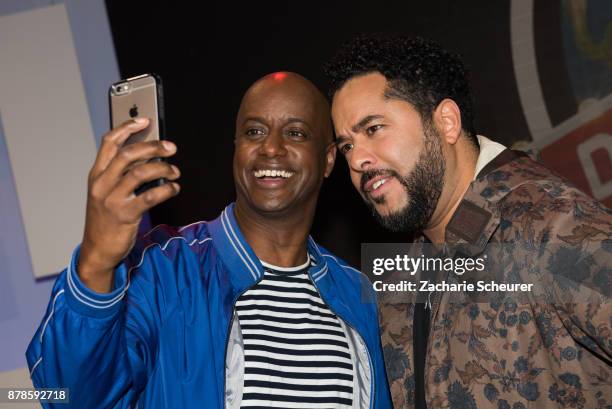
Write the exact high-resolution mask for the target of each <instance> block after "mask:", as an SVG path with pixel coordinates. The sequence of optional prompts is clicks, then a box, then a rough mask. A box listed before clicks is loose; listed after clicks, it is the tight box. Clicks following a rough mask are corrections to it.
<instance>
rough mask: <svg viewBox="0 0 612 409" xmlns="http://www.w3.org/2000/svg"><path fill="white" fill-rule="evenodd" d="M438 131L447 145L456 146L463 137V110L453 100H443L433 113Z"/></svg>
mask: <svg viewBox="0 0 612 409" xmlns="http://www.w3.org/2000/svg"><path fill="white" fill-rule="evenodd" d="M433 122H434V125H435V127H436V130H437V131H438V133H439V134H440V137H441V138H443V139H444V140H445V141H446V143H448V144H449V145H454V144H455V143H457V140H458V139H459V136H461V110H460V109H459V106H458V105H457V104H456V103H455V101H453V100H452V99H448V98H446V99H443V100H442V102H440V103H439V104H438V107H437V108H436V109H435V111H434V113H433Z"/></svg>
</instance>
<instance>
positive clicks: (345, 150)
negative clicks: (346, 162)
mask: <svg viewBox="0 0 612 409" xmlns="http://www.w3.org/2000/svg"><path fill="white" fill-rule="evenodd" d="M351 149H353V144H352V143H345V144H344V145H341V146H340V147H338V150H339V151H340V153H342V154H343V155H346V154H347V153H348V152H349V151H350V150H351Z"/></svg>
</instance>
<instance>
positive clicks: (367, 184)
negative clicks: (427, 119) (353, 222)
mask: <svg viewBox="0 0 612 409" xmlns="http://www.w3.org/2000/svg"><path fill="white" fill-rule="evenodd" d="M387 90H388V88H387V80H386V79H385V77H384V76H383V75H381V74H380V73H370V74H365V75H361V76H357V77H354V78H352V79H350V80H349V81H347V82H346V83H345V84H344V85H343V86H342V88H340V89H339V90H338V92H337V93H336V94H335V96H334V99H333V104H332V117H333V120H334V127H335V129H336V135H337V140H336V143H337V146H338V150H339V151H340V152H341V153H342V154H343V155H344V156H345V157H346V160H347V163H348V165H349V169H350V174H351V180H352V182H353V185H354V186H355V188H356V189H357V191H358V192H359V193H360V194H361V196H362V198H363V199H364V201H365V202H366V204H368V206H370V208H371V209H372V210H373V213H374V215H375V216H376V218H377V219H378V220H379V222H380V223H381V224H383V226H385V227H387V228H388V229H391V230H394V231H411V232H416V231H421V230H423V229H424V228H425V227H426V226H427V223H428V222H429V220H430V218H431V216H432V214H433V212H434V210H435V208H436V205H437V203H438V199H439V198H440V194H441V192H442V188H443V185H444V172H445V160H444V155H443V152H442V146H441V141H440V138H439V136H438V135H437V133H436V131H435V129H434V127H433V126H430V125H426V124H423V121H422V119H421V116H420V115H419V113H418V112H417V111H416V110H415V109H414V108H413V106H412V105H411V104H410V103H408V102H406V101H404V100H401V99H397V98H389V97H387V96H386V95H385V92H386V91H387Z"/></svg>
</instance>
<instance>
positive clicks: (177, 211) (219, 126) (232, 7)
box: [106, 0, 558, 265]
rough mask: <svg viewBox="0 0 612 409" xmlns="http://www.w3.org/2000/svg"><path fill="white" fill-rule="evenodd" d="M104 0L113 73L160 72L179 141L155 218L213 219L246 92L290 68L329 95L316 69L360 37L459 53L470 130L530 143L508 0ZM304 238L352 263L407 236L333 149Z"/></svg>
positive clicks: (227, 193)
mask: <svg viewBox="0 0 612 409" xmlns="http://www.w3.org/2000/svg"><path fill="white" fill-rule="evenodd" d="M106 4H107V9H108V14H109V19H110V23H111V29H112V33H113V39H114V43H115V49H116V52H117V58H118V61H119V67H120V72H121V75H122V77H123V78H126V77H129V76H133V75H138V74H142V73H145V72H155V73H158V74H160V75H161V76H162V78H163V81H164V92H165V106H166V119H167V136H168V138H169V139H171V140H173V141H175V142H176V143H177V145H178V147H179V150H178V153H177V155H176V157H175V160H174V162H175V163H176V164H177V165H178V166H179V167H180V169H181V171H182V174H183V176H182V178H181V179H182V182H181V185H182V192H181V194H180V195H179V197H177V198H175V199H172V200H170V201H169V202H167V203H165V204H162V205H160V206H158V207H157V208H155V209H153V210H152V213H151V217H152V222H153V224H158V223H167V224H171V225H183V224H188V223H191V222H193V221H196V220H210V219H213V218H215V217H216V216H217V214H218V213H219V212H220V211H221V210H222V209H223V208H224V207H225V205H226V204H227V203H228V202H230V201H232V200H234V187H233V179H232V172H231V169H232V168H231V161H232V152H233V134H234V117H235V114H236V112H237V109H238V106H239V103H240V99H241V97H242V94H243V93H244V91H245V90H246V89H247V87H248V86H249V85H250V84H251V83H253V82H254V81H255V80H257V79H258V78H260V77H262V76H263V75H265V74H267V73H270V72H274V71H279V70H288V71H295V72H298V73H300V74H302V75H304V76H305V77H307V78H309V79H310V80H312V81H313V82H314V83H315V84H317V85H318V86H319V87H320V88H321V89H322V90H323V91H324V93H327V90H326V86H327V84H326V81H325V78H324V76H323V73H322V70H321V64H322V63H323V62H324V61H326V60H327V59H328V58H329V57H331V56H332V55H333V54H334V52H335V50H336V49H337V48H338V46H339V45H340V44H341V43H342V42H343V41H345V40H347V39H350V38H351V37H353V36H354V35H356V34H359V33H366V32H390V33H401V34H407V35H421V36H424V37H428V38H431V39H434V40H436V41H438V42H440V43H441V44H442V45H443V46H445V47H447V48H449V49H450V50H452V51H455V52H458V53H459V54H461V55H462V56H463V57H464V60H465V62H466V65H467V66H468V68H469V69H470V71H471V73H472V75H471V77H472V84H473V88H474V94H475V96H476V125H477V130H478V132H479V133H481V134H484V135H487V136H489V137H490V138H492V139H495V140H497V141H499V142H502V143H504V144H506V145H510V144H511V143H512V142H514V141H516V140H519V139H526V140H529V139H530V136H529V132H528V130H527V126H526V123H525V119H524V117H523V115H522V110H521V107H520V102H519V98H518V93H517V89H516V84H515V78H514V71H513V66H512V59H511V47H510V28H509V25H510V1H509V0H496V1H484V0H483V1H469V2H468V1H462V2H457V1H427V2H425V1H401V2H400V1H398V2H389V3H381V2H374V1H370V2H359V1H353V2H335V1H328V2H325V3H313V2H283V3H281V2H278V3H275V2H269V1H266V2H244V3H243V2H229V1H226V2H213V3H210V2H201V3H199V4H201V5H202V6H200V7H198V8H196V7H194V6H193V4H195V3H187V2H180V3H176V2H173V3H170V2H160V3H154V4H152V3H150V2H125V1H115V0H108V1H107V2H106ZM538 4H539V5H538V7H540V8H546V7H549V8H552V9H555V8H556V9H558V3H557V2H551V1H548V0H544V1H538ZM555 4H557V5H556V6H555ZM188 5H189V6H191V7H188ZM547 5H548V6H547ZM313 236H314V237H315V239H316V240H317V241H319V242H320V243H321V244H323V245H324V246H326V247H328V248H330V249H331V250H333V251H334V252H336V253H337V254H338V255H340V256H341V257H343V258H345V259H347V261H349V262H350V263H352V264H354V265H358V264H359V254H360V244H361V243H362V242H394V241H395V242H402V241H408V238H407V237H404V236H402V235H397V234H396V235H391V234H389V233H387V232H385V231H383V230H382V229H381V228H380V227H378V225H376V224H375V222H374V221H373V219H372V218H371V217H370V215H369V212H368V210H367V209H366V207H365V205H364V204H363V203H362V202H361V199H360V198H359V196H358V194H357V193H356V192H355V191H354V188H353V187H352V185H351V184H350V181H349V177H348V171H347V167H346V163H345V161H344V159H343V158H342V157H340V156H339V157H338V160H337V163H336V167H335V170H334V172H333V174H332V177H331V178H330V179H329V180H328V181H326V183H325V184H324V187H323V191H322V193H321V197H320V201H319V207H318V213H317V217H316V221H315V225H314V227H313Z"/></svg>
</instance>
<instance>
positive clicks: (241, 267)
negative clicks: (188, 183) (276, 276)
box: [208, 203, 328, 288]
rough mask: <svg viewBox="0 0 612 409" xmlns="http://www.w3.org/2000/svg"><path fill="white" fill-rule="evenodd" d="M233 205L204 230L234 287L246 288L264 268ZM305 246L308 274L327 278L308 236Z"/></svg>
mask: <svg viewBox="0 0 612 409" xmlns="http://www.w3.org/2000/svg"><path fill="white" fill-rule="evenodd" d="M234 206H235V203H230V204H229V205H228V206H227V207H226V208H225V209H224V210H223V211H222V212H221V215H219V217H217V218H216V219H215V220H213V221H211V222H209V223H208V229H209V231H210V235H211V237H212V239H213V245H214V246H215V248H216V249H217V252H218V253H219V254H220V256H221V259H222V260H223V263H224V264H225V266H226V267H227V268H228V270H229V271H230V273H231V277H230V279H231V280H232V281H234V284H235V286H236V287H238V288H248V287H250V286H252V285H253V284H254V283H255V282H257V281H259V280H261V278H262V277H263V274H264V268H263V266H262V265H261V262H260V261H259V258H258V257H257V255H256V254H255V252H254V251H253V249H252V248H251V246H249V243H247V241H246V239H245V238H244V236H243V234H242V231H241V230H240V227H239V226H238V222H237V221H236V217H235V216H234ZM307 245H308V254H309V255H310V257H311V258H312V259H313V261H314V267H313V268H311V269H310V270H309V274H310V277H311V278H312V279H313V281H315V282H317V281H318V280H319V279H321V278H322V277H324V276H325V275H327V271H328V267H327V263H326V261H325V258H324V257H323V255H322V254H321V251H320V250H319V246H318V245H317V244H316V243H315V241H314V240H313V239H312V237H310V236H308V244H307Z"/></svg>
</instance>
